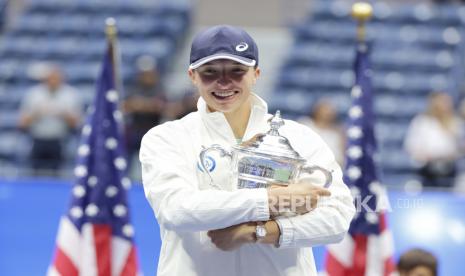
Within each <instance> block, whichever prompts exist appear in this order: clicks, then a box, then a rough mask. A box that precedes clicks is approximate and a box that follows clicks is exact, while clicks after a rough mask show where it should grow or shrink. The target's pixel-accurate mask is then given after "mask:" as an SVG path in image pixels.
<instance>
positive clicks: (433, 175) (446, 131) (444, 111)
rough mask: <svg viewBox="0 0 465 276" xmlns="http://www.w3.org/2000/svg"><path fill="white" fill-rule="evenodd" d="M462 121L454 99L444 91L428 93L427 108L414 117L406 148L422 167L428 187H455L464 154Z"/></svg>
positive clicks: (420, 171) (405, 144)
mask: <svg viewBox="0 0 465 276" xmlns="http://www.w3.org/2000/svg"><path fill="white" fill-rule="evenodd" d="M461 131H462V130H461V123H460V120H459V118H458V116H457V115H456V114H455V112H454V108H453V103H452V98H451V97H450V96H449V95H448V94H447V93H444V92H433V93H431V94H430V96H429V100H428V108H427V111H426V112H425V113H423V114H419V115H417V116H415V118H413V120H412V122H411V123H410V126H409V129H408V131H407V135H406V137H405V141H404V147H405V149H406V151H407V152H408V153H409V154H410V157H411V158H412V159H413V161H415V162H416V163H417V165H418V167H419V174H420V176H421V177H422V178H423V185H426V186H452V185H453V181H454V177H455V176H456V172H457V169H456V162H457V160H458V158H460V156H461V153H460V151H461V147H460V145H459V140H460V137H461Z"/></svg>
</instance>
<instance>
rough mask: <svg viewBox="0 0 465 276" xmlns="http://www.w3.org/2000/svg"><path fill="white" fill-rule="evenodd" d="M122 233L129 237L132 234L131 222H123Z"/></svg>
mask: <svg viewBox="0 0 465 276" xmlns="http://www.w3.org/2000/svg"><path fill="white" fill-rule="evenodd" d="M123 234H124V235H126V237H129V238H131V237H132V236H134V227H132V225H131V224H125V225H124V226H123Z"/></svg>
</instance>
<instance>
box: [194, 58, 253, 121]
mask: <svg viewBox="0 0 465 276" xmlns="http://www.w3.org/2000/svg"><path fill="white" fill-rule="evenodd" d="M259 75H260V69H258V68H256V69H255V68H253V67H249V66H246V65H243V64H240V63H237V62H235V61H232V60H227V59H219V60H214V61H211V62H208V63H206V64H204V65H202V66H200V67H199V68H197V69H195V70H189V77H190V78H191V80H192V83H193V84H194V85H195V86H196V87H197V89H198V91H199V94H200V96H201V97H202V98H203V99H204V100H205V102H206V103H207V105H208V107H209V109H210V111H219V112H223V113H233V112H237V111H239V110H241V107H244V106H245V104H246V103H247V102H248V101H249V98H250V95H251V90H252V87H253V85H254V84H255V82H256V80H257V78H258V76H259Z"/></svg>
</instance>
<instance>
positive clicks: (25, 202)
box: [0, 179, 465, 275]
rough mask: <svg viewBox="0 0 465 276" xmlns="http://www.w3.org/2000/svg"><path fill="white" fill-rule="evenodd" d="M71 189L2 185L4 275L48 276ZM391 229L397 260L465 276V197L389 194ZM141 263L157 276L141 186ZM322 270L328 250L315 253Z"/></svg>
mask: <svg viewBox="0 0 465 276" xmlns="http://www.w3.org/2000/svg"><path fill="white" fill-rule="evenodd" d="M70 188H71V185H69V183H67V182H62V181H57V180H37V179H34V180H20V181H18V180H16V181H9V180H0V275H44V274H45V272H46V270H47V267H48V265H49V263H50V261H51V259H52V256H53V252H54V248H55V236H56V232H57V227H58V221H59V219H60V216H61V215H62V214H63V213H64V212H65V210H66V208H67V205H68V201H69V197H70ZM389 197H390V203H391V207H392V212H390V213H389V214H388V224H389V226H390V228H391V229H392V231H393V233H394V241H395V245H394V246H395V250H396V254H395V258H396V259H397V258H398V255H399V253H400V252H403V251H405V250H407V249H409V248H411V247H413V246H420V247H423V248H426V249H428V250H430V251H432V252H433V253H434V254H436V255H437V256H438V258H439V261H440V272H441V273H440V275H463V274H462V271H463V270H461V267H462V265H461V264H462V262H463V256H464V255H465V197H460V196H458V195H453V194H448V193H440V192H436V193H433V192H428V193H423V194H421V195H417V196H409V195H406V194H404V193H399V192H391V193H390V195H389ZM129 200H130V208H131V214H132V220H133V223H134V227H135V230H136V246H137V249H138V255H139V261H140V266H141V268H142V271H143V273H144V274H145V275H155V273H156V267H157V262H158V253H159V248H160V237H159V229H158V226H157V224H156V221H155V218H154V215H153V213H152V210H151V209H150V207H149V205H148V203H147V201H146V199H145V196H144V193H143V190H142V187H140V186H137V185H136V186H133V188H132V190H131V192H130V193H129ZM314 254H315V259H316V263H317V267H318V268H321V267H323V260H324V248H321V247H320V248H314Z"/></svg>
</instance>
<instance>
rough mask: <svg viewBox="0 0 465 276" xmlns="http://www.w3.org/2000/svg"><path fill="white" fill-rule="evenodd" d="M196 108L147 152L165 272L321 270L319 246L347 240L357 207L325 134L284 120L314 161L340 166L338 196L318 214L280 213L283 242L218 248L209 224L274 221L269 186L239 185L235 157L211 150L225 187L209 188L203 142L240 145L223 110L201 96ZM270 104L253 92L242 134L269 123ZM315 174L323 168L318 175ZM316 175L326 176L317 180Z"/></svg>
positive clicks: (151, 139) (214, 170)
mask: <svg viewBox="0 0 465 276" xmlns="http://www.w3.org/2000/svg"><path fill="white" fill-rule="evenodd" d="M197 107H198V110H199V111H197V112H193V113H190V114H189V115H187V116H186V117H184V118H182V119H180V120H177V121H172V122H167V123H164V124H162V125H159V126H157V127H154V128H153V129H151V130H150V131H149V132H148V133H147V134H146V135H145V136H144V138H143V140H142V146H141V151H140V160H141V163H142V179H143V184H144V190H145V195H146V197H147V199H148V201H149V203H150V205H151V206H152V208H153V210H154V213H155V216H156V218H157V220H158V224H159V226H160V234H161V240H162V247H161V252H160V259H159V263H158V272H157V275H158V276H164V275H180V276H194V275H199V276H209V275H224V276H229V275H231V276H238V275H254V276H256V275H267V276H268V275H288V276H291V275H296V276H297V275H298V276H302V275H317V273H316V268H315V263H314V259H313V254H312V249H311V247H312V246H317V245H322V244H328V243H335V242H339V241H341V240H342V238H343V237H344V234H345V233H346V231H347V229H348V228H349V224H350V221H351V219H352V217H353V215H354V213H355V208H354V205H353V201H352V197H351V195H350V192H349V189H348V188H347V186H346V185H345V184H344V183H343V181H342V172H341V169H340V167H339V165H338V164H337V163H336V162H335V160H334V156H333V154H332V153H331V151H330V150H329V148H328V147H327V146H326V144H325V143H324V142H323V140H322V139H321V138H320V137H319V136H318V135H317V134H315V133H314V132H313V131H312V130H310V129H309V128H307V127H305V126H303V125H300V124H298V123H296V122H294V121H289V120H286V121H285V125H284V126H283V127H281V128H280V130H279V131H280V134H281V135H283V136H285V137H287V138H288V139H289V140H290V142H291V144H292V147H293V148H294V149H295V150H296V151H297V152H299V153H300V154H301V156H303V157H304V158H306V159H307V160H308V161H310V162H314V163H316V164H318V165H320V166H322V167H325V168H326V169H330V170H334V173H333V183H332V185H331V186H330V188H329V189H330V191H331V194H332V195H331V197H330V198H329V199H328V200H327V201H325V204H324V206H319V207H317V208H316V209H314V210H312V211H311V212H309V213H307V214H305V215H301V216H297V217H292V218H279V219H278V220H279V223H280V225H281V227H282V234H281V244H280V247H279V248H276V247H275V246H273V245H267V244H246V245H243V246H242V247H240V248H239V249H237V250H234V251H229V252H225V251H221V250H219V249H217V248H216V247H215V246H214V244H213V243H211V241H210V239H209V238H208V236H207V235H206V232H207V231H208V230H213V229H220V228H225V227H228V226H231V225H236V224H240V223H243V222H248V221H266V220H269V219H270V214H269V210H268V196H267V192H266V190H265V189H236V188H234V187H232V184H231V183H232V181H231V179H232V178H231V170H229V169H228V168H229V160H228V159H227V158H220V156H219V155H214V154H212V155H211V157H212V160H214V162H213V164H211V165H210V167H209V169H210V170H211V174H212V177H213V180H214V181H215V183H216V184H217V185H220V186H221V187H222V188H223V190H218V189H213V188H211V186H210V179H209V177H208V175H206V174H205V173H203V171H202V169H201V168H200V167H199V166H198V164H199V163H198V162H199V158H198V156H199V153H200V151H201V149H202V146H206V147H208V146H210V145H212V144H220V145H222V146H223V147H224V148H226V149H230V147H231V146H232V145H234V144H236V139H235V137H234V134H233V132H232V130H231V128H230V127H229V124H228V122H227V121H226V118H225V117H224V115H223V114H222V113H220V112H213V113H211V112H207V107H206V103H205V101H204V100H203V99H202V98H200V99H199V102H198V104H197ZM269 116H270V115H269V114H268V111H267V105H266V103H265V102H264V101H263V100H262V99H260V98H259V97H258V96H256V95H254V105H253V108H252V112H251V115H250V118H249V123H248V126H247V130H246V132H245V135H244V137H243V140H244V141H245V140H248V139H250V138H252V137H253V136H254V135H255V134H257V133H265V132H266V131H267V130H268V129H269V125H268V123H267V119H268V118H269ZM315 175H316V174H315ZM316 178H317V176H314V181H321V179H316Z"/></svg>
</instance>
